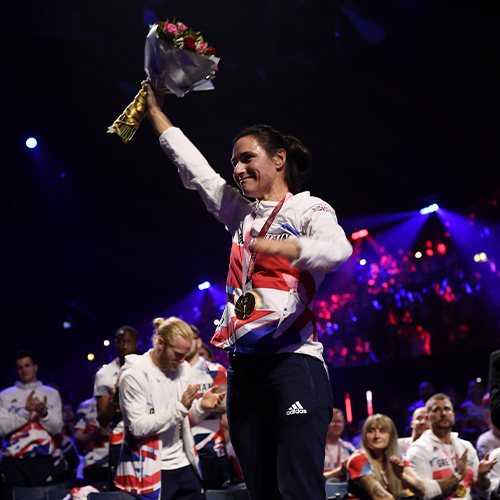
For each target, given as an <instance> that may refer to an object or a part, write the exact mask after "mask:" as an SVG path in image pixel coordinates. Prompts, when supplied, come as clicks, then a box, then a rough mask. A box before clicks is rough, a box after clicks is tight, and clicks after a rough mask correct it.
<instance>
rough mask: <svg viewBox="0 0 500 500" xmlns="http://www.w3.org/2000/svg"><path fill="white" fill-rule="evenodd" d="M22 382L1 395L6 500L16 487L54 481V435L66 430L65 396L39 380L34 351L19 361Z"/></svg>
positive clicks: (0, 431)
mask: <svg viewBox="0 0 500 500" xmlns="http://www.w3.org/2000/svg"><path fill="white" fill-rule="evenodd" d="M15 364H16V371H17V376H18V377H19V381H18V382H16V383H15V385H14V386H13V387H9V388H7V389H5V390H3V391H2V392H0V436H4V440H3V441H4V445H3V448H2V455H3V460H2V468H3V473H2V483H3V499H4V500H7V499H10V498H11V495H12V488H13V487H14V486H45V485H48V484H50V483H52V482H53V481H54V472H55V469H54V450H55V442H54V436H56V435H57V434H59V433H60V432H61V431H62V428H63V419H62V413H61V412H62V406H61V397H60V396H59V393H58V392H57V391H56V390H55V389H53V388H52V387H48V386H46V385H43V384H42V382H40V381H39V380H37V372H38V364H37V363H36V359H35V356H34V354H33V353H32V352H31V351H22V352H21V353H19V354H18V355H17V356H16V358H15Z"/></svg>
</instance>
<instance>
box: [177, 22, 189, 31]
mask: <svg viewBox="0 0 500 500" xmlns="http://www.w3.org/2000/svg"><path fill="white" fill-rule="evenodd" d="M177 29H178V30H179V33H182V32H183V31H186V30H187V26H186V25H185V24H183V23H177Z"/></svg>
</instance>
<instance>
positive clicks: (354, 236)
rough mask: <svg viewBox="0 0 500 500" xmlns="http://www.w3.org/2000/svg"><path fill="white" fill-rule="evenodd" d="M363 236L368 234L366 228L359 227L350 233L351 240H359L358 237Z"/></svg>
mask: <svg viewBox="0 0 500 500" xmlns="http://www.w3.org/2000/svg"><path fill="white" fill-rule="evenodd" d="M365 236H368V230H367V229H360V230H359V231H355V232H354V233H352V234H351V238H352V239H353V240H359V239H360V238H364V237H365Z"/></svg>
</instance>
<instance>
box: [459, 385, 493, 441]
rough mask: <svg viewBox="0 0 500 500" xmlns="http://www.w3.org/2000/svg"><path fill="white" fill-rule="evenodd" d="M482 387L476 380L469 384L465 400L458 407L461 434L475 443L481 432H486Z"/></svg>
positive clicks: (483, 391) (483, 390)
mask: <svg viewBox="0 0 500 500" xmlns="http://www.w3.org/2000/svg"><path fill="white" fill-rule="evenodd" d="M485 392H486V391H485V389H484V385H483V384H482V383H480V382H478V381H477V380H473V381H472V382H470V383H469V387H468V392H467V400H466V401H465V402H464V403H463V404H462V406H460V419H461V427H462V428H461V434H460V435H464V434H465V435H467V437H468V438H469V439H470V440H471V441H473V442H475V441H476V440H477V438H478V437H479V435H480V434H481V433H482V432H486V431H487V430H488V424H487V422H486V420H485V418H484V414H483V397H484V394H485Z"/></svg>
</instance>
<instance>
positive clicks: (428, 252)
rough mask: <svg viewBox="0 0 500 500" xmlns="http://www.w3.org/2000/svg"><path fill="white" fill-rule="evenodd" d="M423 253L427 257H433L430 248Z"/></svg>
mask: <svg viewBox="0 0 500 500" xmlns="http://www.w3.org/2000/svg"><path fill="white" fill-rule="evenodd" d="M425 253H426V254H427V255H428V256H429V257H432V256H433V255H434V252H433V251H432V248H428V249H427V250H426V251H425Z"/></svg>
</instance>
